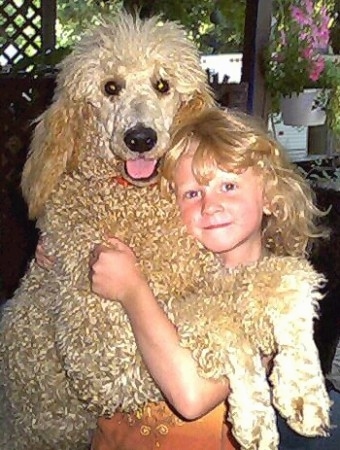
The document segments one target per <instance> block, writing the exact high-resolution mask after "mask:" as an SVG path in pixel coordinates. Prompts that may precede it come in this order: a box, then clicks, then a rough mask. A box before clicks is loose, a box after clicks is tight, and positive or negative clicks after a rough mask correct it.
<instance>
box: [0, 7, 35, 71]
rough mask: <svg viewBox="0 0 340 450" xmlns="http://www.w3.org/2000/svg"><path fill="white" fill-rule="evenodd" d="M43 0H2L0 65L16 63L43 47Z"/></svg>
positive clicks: (0, 14) (0, 11) (0, 13)
mask: <svg viewBox="0 0 340 450" xmlns="http://www.w3.org/2000/svg"><path fill="white" fill-rule="evenodd" d="M41 2H42V0H2V2H1V6H0V29H1V36H0V65H1V66H5V65H7V64H10V65H14V64H16V63H17V62H19V61H20V60H21V59H23V58H24V57H27V56H28V57H32V56H34V55H35V54H37V53H38V52H39V51H40V50H41V47H42V6H41Z"/></svg>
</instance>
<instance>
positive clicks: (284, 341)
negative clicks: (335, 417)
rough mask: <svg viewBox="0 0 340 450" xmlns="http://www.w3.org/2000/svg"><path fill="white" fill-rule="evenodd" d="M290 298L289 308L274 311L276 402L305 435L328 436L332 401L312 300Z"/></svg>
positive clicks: (274, 383)
mask: <svg viewBox="0 0 340 450" xmlns="http://www.w3.org/2000/svg"><path fill="white" fill-rule="evenodd" d="M304 294H305V296H304V298H303V301H294V302H291V304H292V307H291V308H290V310H289V311H287V310H285V311H284V312H283V313H282V314H277V311H276V313H275V319H274V320H273V324H274V325H273V327H274V334H275V339H276V342H277V345H278V352H277V356H276V357H275V359H274V365H273V371H272V374H271V377H270V381H271V382H272V385H273V403H274V405H275V407H276V408H277V409H278V410H279V412H280V413H281V415H282V416H283V417H284V418H286V420H287V423H288V424H289V426H290V427H291V428H292V429H294V430H295V431H296V432H298V433H300V434H302V435H305V436H325V435H327V429H328V428H329V408H330V401H329V397H328V395H327V392H326V388H325V383H324V377H323V374H322V372H321V366H320V361H319V355H318V351H317V348H316V345H315V343H314V339H313V318H314V317H315V308H314V305H313V302H312V301H310V302H308V301H306V298H307V297H306V296H308V295H309V292H308V291H307V290H306V292H305V293H304Z"/></svg>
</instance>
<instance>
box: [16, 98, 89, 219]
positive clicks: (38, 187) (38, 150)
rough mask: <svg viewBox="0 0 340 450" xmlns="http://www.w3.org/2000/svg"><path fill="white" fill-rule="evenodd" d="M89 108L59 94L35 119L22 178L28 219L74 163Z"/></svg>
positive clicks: (79, 150) (33, 217) (81, 142)
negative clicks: (36, 120)
mask: <svg viewBox="0 0 340 450" xmlns="http://www.w3.org/2000/svg"><path fill="white" fill-rule="evenodd" d="M89 108H90V106H89V105H87V104H82V103H76V104H75V103H72V104H70V102H68V101H67V100H64V99H61V98H59V99H58V100H56V101H55V103H53V104H52V105H51V106H50V107H49V109H48V110H46V111H45V112H44V113H43V114H42V115H41V116H40V118H39V119H38V125H37V126H36V128H35V131H34V134H33V139H32V143H31V146H30V151H29V154H28V159H27V161H26V163H25V165H24V169H23V173H22V179H21V188H22V192H23V196H24V198H25V200H26V202H27V204H28V211H29V217H30V218H31V219H35V218H37V217H38V216H40V215H41V213H42V210H43V208H44V205H45V203H46V201H47V200H48V198H49V196H50V194H51V192H52V191H53V189H54V188H55V186H56V185H57V183H58V180H59V178H60V176H61V175H62V174H63V173H64V172H67V171H72V170H73V169H74V168H75V167H76V166H77V164H78V159H79V155H80V152H81V151H82V149H83V146H84V145H85V138H84V134H86V133H85V132H84V128H85V127H86V126H84V122H86V119H87V118H88V117H89V114H90V110H89Z"/></svg>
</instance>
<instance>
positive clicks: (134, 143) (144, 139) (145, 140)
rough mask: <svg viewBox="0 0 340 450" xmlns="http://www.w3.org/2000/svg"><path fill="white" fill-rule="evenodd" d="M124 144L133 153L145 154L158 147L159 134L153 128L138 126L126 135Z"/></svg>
mask: <svg viewBox="0 0 340 450" xmlns="http://www.w3.org/2000/svg"><path fill="white" fill-rule="evenodd" d="M124 142H125V144H126V145H127V147H128V148H129V149H130V150H132V151H133V152H138V153H144V152H148V151H149V150H151V149H152V148H153V147H154V146H155V145H156V142H157V134H156V132H155V131H154V130H153V129H152V128H146V127H143V126H140V125H137V126H136V127H133V128H130V130H128V131H127V132H126V133H125V136H124Z"/></svg>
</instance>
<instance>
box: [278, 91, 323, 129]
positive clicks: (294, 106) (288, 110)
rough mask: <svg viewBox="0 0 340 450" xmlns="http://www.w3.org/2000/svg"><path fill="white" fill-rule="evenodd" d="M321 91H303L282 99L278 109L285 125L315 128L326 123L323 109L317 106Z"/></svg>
mask: <svg viewBox="0 0 340 450" xmlns="http://www.w3.org/2000/svg"><path fill="white" fill-rule="evenodd" d="M321 93H322V89H305V90H304V91H303V92H301V94H298V95H296V94H293V95H292V96H291V97H282V98H281V102H280V108H281V112H282V120H283V123H284V124H285V125H292V126H316V125H323V124H324V123H325V122H326V113H325V111H324V109H322V108H321V107H320V106H318V103H319V102H318V97H319V98H320V94H321Z"/></svg>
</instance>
